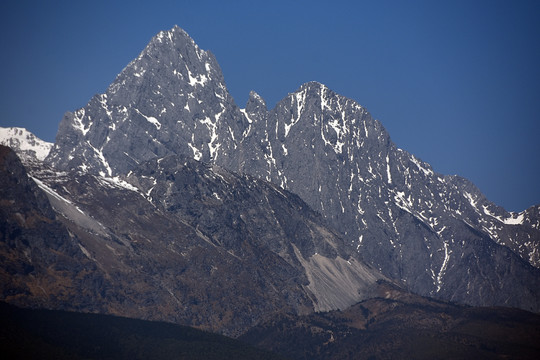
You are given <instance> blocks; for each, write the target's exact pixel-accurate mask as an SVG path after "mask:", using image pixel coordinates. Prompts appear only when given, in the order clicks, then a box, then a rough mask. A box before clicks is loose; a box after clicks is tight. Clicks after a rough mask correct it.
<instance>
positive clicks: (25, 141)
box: [0, 127, 53, 161]
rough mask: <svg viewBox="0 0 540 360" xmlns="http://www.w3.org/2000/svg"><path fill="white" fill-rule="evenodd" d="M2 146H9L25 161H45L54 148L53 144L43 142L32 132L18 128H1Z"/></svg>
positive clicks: (0, 138) (0, 140) (0, 142)
mask: <svg viewBox="0 0 540 360" xmlns="http://www.w3.org/2000/svg"><path fill="white" fill-rule="evenodd" d="M0 145H5V146H9V147H10V148H12V149H13V150H15V152H16V153H17V154H18V155H19V157H21V158H22V159H23V161H43V160H44V159H45V158H46V157H47V155H49V152H50V151H51V148H52V146H53V144H52V143H49V142H46V141H43V140H41V139H40V138H38V137H36V136H35V135H34V134H32V133H31V132H30V131H28V130H26V129H23V128H18V127H10V128H2V127H0Z"/></svg>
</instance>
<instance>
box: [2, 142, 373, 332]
mask: <svg viewBox="0 0 540 360" xmlns="http://www.w3.org/2000/svg"><path fill="white" fill-rule="evenodd" d="M6 149H7V148H6ZM10 154H11V155H10V156H11V157H13V161H14V162H15V163H16V160H17V158H16V156H15V155H14V153H13V152H10ZM13 164H14V163H13V162H10V163H8V164H6V168H5V173H6V174H10V173H14V172H15V176H14V177H13V176H12V177H11V179H12V180H11V181H12V182H14V181H15V180H13V179H20V180H19V181H24V184H25V185H24V188H25V189H26V188H28V189H30V190H28V189H26V190H24V192H22V191H23V190H21V194H19V193H18V192H16V191H14V190H11V191H13V194H14V196H17V198H19V199H20V200H19V203H20V204H24V203H25V202H26V201H23V200H24V199H25V196H27V195H28V194H27V193H29V194H30V195H32V196H34V197H38V198H39V199H40V200H39V202H38V203H36V201H33V202H31V203H30V204H29V205H27V207H28V209H29V210H28V212H34V211H41V210H39V209H41V208H43V209H46V211H47V216H48V218H47V219H48V221H49V222H50V223H52V224H53V225H54V229H56V230H55V233H54V234H50V233H49V232H47V231H48V230H46V229H47V227H46V226H47V224H43V223H37V224H36V222H35V221H34V224H35V226H34V227H33V228H32V229H34V232H32V233H29V232H28V231H26V230H25V225H24V224H21V223H20V222H19V223H17V222H16V221H15V220H16V219H15V220H13V221H12V220H10V217H14V216H15V217H16V216H19V215H17V214H19V213H20V212H16V213H15V214H11V216H6V221H5V223H3V224H2V228H3V229H4V228H5V229H7V230H5V231H3V234H4V236H3V238H4V239H5V243H6V246H4V247H3V248H2V249H1V250H2V251H0V256H3V257H4V258H6V259H10V262H7V261H6V262H5V264H6V268H5V270H4V271H5V272H6V274H4V276H3V285H5V286H6V289H5V290H4V291H3V293H2V299H3V300H5V301H8V302H11V303H14V304H17V305H29V304H30V305H33V304H42V305H43V306H46V307H51V308H62V309H69V310H79V311H87V312H88V311H89V312H102V313H108V314H116V315H123V316H128V317H137V318H143V319H152V320H165V321H171V322H176V323H181V324H185V325H191V326H196V327H199V328H204V329H208V330H212V331H218V332H222V333H225V334H229V335H239V334H241V333H242V332H244V331H245V330H247V329H248V328H250V327H251V326H253V325H254V324H256V323H258V322H259V321H261V320H262V319H264V318H266V317H268V316H270V315H271V314H273V313H275V312H277V311H287V312H290V313H295V314H306V313H310V312H313V311H314V310H329V309H344V308H346V307H348V306H350V305H352V304H354V303H356V302H358V301H360V300H362V299H365V298H367V297H369V296H370V292H369V289H370V287H371V286H372V284H374V283H375V281H377V280H378V279H382V278H384V276H383V275H381V274H380V273H379V272H378V271H377V270H376V269H374V268H372V267H371V266H369V265H367V264H365V263H363V262H362V261H361V260H360V259H359V258H358V257H355V256H349V255H348V253H347V251H346V249H345V247H344V244H343V240H342V239H341V238H339V237H338V236H337V234H336V233H335V232H334V231H333V230H331V229H330V228H328V227H326V226H325V224H324V221H323V219H322V218H321V216H320V215H319V214H317V213H315V212H313V211H312V210H311V209H310V208H309V207H308V206H307V205H306V204H305V203H304V202H303V201H302V200H301V199H300V198H299V197H298V196H296V195H293V194H291V193H289V192H287V191H285V190H283V189H280V188H278V187H276V186H275V185H273V184H271V183H268V182H266V181H263V180H257V179H254V178H251V177H248V176H239V175H236V174H233V173H230V172H228V171H226V170H224V169H222V168H219V167H217V166H215V165H208V164H204V163H202V162H199V161H196V160H194V159H191V158H188V157H183V156H179V155H169V156H166V157H163V158H160V159H153V160H149V161H147V162H145V163H143V164H141V165H140V166H138V167H137V168H135V169H134V170H133V171H131V172H130V173H129V175H128V176H125V177H122V178H121V177H103V176H101V175H92V174H88V173H87V172H81V171H67V172H61V171H58V170H55V169H52V168H48V167H44V166H42V167H39V168H32V175H31V176H32V177H31V178H28V177H27V175H26V172H25V171H24V168H23V167H22V164H21V163H20V162H19V163H18V165H17V164H15V165H16V166H15V165H13ZM14 169H15V170H14ZM16 169H18V170H16ZM6 176H7V175H6ZM36 184H37V185H38V186H36ZM5 185H6V186H5V187H3V189H4V188H5V189H13V188H14V187H15V186H16V185H15V184H12V183H6V184H5ZM25 194H26V195H25ZM34 194H35V195H34ZM28 196H29V195H28ZM34 197H31V198H32V199H33V198H34ZM5 199H6V201H9V199H10V197H8V196H7V195H6V196H5ZM13 201H15V200H13ZM19 203H18V205H17V206H20V204H19ZM49 203H50V205H49ZM36 209H37V210H36ZM53 209H54V211H53ZM2 211H4V212H5V213H7V214H9V213H10V211H13V208H12V207H11V203H9V204H8V203H6V204H4V207H2ZM47 219H46V220H47ZM56 233H58V234H56ZM57 238H58V239H57ZM55 241H56V242H58V244H56V242H55ZM13 242H17V243H18V245H17V246H16V247H15V248H13V246H11V245H10V244H11V243H13ZM59 249H62V250H59ZM36 251H37V252H41V253H44V254H47V256H46V257H44V258H36V259H33V258H31V259H30V260H28V259H27V257H28V254H31V253H32V252H36ZM56 267H60V268H61V269H62V270H63V271H61V272H53V269H54V268H56ZM11 273H13V274H15V275H16V276H14V277H13V278H11V277H10V274H11ZM41 277H46V278H47V279H50V280H49V283H47V285H45V283H44V281H43V280H39V281H38V284H34V279H40V278H41ZM15 279H18V280H17V281H15ZM64 283H65V284H64ZM28 286H34V287H36V288H35V289H34V290H35V291H32V292H29V291H26V290H25V289H26V287H28ZM39 289H41V290H42V291H43V292H44V293H45V294H41V293H40V290H39ZM60 294H61V296H62V299H63V300H62V301H61V302H60V301H57V299H56V297H58V296H60ZM51 297H52V298H53V299H55V300H54V301H53V300H51Z"/></svg>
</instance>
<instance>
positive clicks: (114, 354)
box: [0, 303, 282, 360]
mask: <svg viewBox="0 0 540 360" xmlns="http://www.w3.org/2000/svg"><path fill="white" fill-rule="evenodd" d="M0 319H2V320H1V326H0V353H2V354H3V357H4V358H6V359H7V358H10V359H15V358H17V359H130V360H131V359H156V360H157V359H268V360H270V359H282V358H281V357H279V356H277V355H273V354H271V353H269V352H267V351H264V350H259V349H256V348H254V347H252V346H249V345H246V344H244V343H242V342H240V341H238V340H234V339H231V338H228V337H225V336H222V335H217V334H212V333H208V332H204V331H200V330H197V329H194V328H190V327H186V326H179V325H175V324H170V323H163V322H150V321H143V320H135V319H128V318H120V317H115V316H107V315H97V314H83V313H71V312H65V311H51V310H29V309H21V308H17V307H14V306H11V305H7V304H5V303H0Z"/></svg>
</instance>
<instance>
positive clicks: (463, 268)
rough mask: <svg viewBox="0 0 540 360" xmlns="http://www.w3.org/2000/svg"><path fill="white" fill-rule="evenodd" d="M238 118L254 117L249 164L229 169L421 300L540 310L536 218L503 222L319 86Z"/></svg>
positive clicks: (469, 190) (500, 214)
mask: <svg viewBox="0 0 540 360" xmlns="http://www.w3.org/2000/svg"><path fill="white" fill-rule="evenodd" d="M253 103H255V99H250V101H249V103H248V105H249V104H253ZM245 113H246V116H247V117H248V118H250V117H253V119H255V120H253V121H252V124H253V125H252V128H251V129H250V135H248V136H247V137H246V140H245V141H244V142H243V147H242V151H244V153H245V154H251V157H250V159H249V160H248V157H247V155H245V156H244V157H241V158H243V159H245V161H244V162H243V163H242V164H240V166H238V164H234V163H225V164H224V166H225V167H228V168H234V167H235V166H238V167H237V168H236V169H235V170H236V171H240V172H245V173H249V174H254V175H256V176H258V177H261V178H266V179H267V180H269V181H272V182H274V183H276V184H279V185H280V186H282V187H283V188H285V189H288V190H289V191H291V192H293V193H296V194H298V195H299V196H300V197H301V198H302V199H304V200H305V201H306V202H307V203H308V204H309V205H310V206H312V207H313V208H314V209H316V210H317V211H319V212H320V213H321V214H323V215H324V216H325V217H326V218H327V220H328V221H329V222H330V223H331V224H332V225H333V226H334V228H335V229H337V230H338V231H340V233H341V236H342V237H343V238H344V239H346V240H347V243H348V244H349V251H350V252H351V253H358V254H360V255H361V256H362V257H363V259H364V260H365V261H367V262H368V263H371V264H372V265H373V266H375V267H376V268H378V269H379V270H381V271H382V272H383V273H384V274H385V275H387V276H388V277H390V278H393V279H398V280H401V281H403V283H404V284H406V285H407V286H408V288H409V289H411V290H413V291H415V292H417V293H420V294H423V295H430V296H437V297H441V298H444V299H448V300H453V301H459V302H465V303H469V304H474V305H493V304H497V305H508V306H518V307H524V308H526V309H529V310H530V309H539V307H538V306H539V304H540V303H539V301H538V300H539V298H538V296H539V293H538V291H536V290H532V292H531V289H536V288H537V285H535V284H539V282H538V274H539V272H538V270H537V269H533V268H532V267H531V265H537V262H536V261H537V260H535V256H536V255H535V254H536V250H534V249H537V248H538V245H539V240H540V232H539V231H538V228H537V227H535V226H536V225H535V223H534V220H532V219H534V215H533V216H531V215H529V217H527V215H526V214H532V212H533V211H528V212H527V213H525V212H524V213H522V214H510V213H508V212H506V211H504V210H503V209H501V208H499V207H496V206H495V205H494V204H492V203H491V202H489V201H488V200H487V199H486V198H485V197H484V196H483V195H482V194H481V193H480V191H479V190H478V189H477V188H476V187H475V186H474V185H473V184H471V183H470V182H468V181H467V180H465V179H462V178H459V177H450V176H443V175H440V174H437V173H435V172H434V171H433V170H432V169H431V167H430V166H429V165H428V164H426V163H424V162H422V161H420V160H419V159H416V158H415V157H414V156H413V155H411V154H409V153H407V152H406V151H403V150H401V149H398V148H396V146H395V145H394V144H393V143H392V142H391V140H390V137H389V135H388V133H387V132H386V131H385V129H384V128H383V127H382V125H381V124H380V123H379V122H378V121H376V120H373V119H372V117H371V116H370V115H369V113H368V112H367V111H366V110H365V109H364V108H362V107H361V106H360V105H358V104H357V103H356V102H354V101H352V100H350V99H347V98H344V97H342V96H339V95H337V94H335V93H334V92H332V91H331V90H329V89H328V88H326V87H325V86H324V85H322V84H319V83H315V82H312V83H307V84H305V85H303V86H302V87H301V88H300V89H299V90H298V91H297V92H295V93H292V94H289V96H287V97H286V98H285V99H284V100H282V101H281V102H279V103H278V104H277V105H276V107H275V108H274V109H273V110H271V111H269V112H267V111H266V110H265V109H264V107H253V106H248V107H246V111H245ZM235 160H236V159H233V162H234V161H235ZM221 161H223V159H221ZM525 239H527V240H529V241H523V240H525ZM516 243H519V244H520V245H519V246H518V245H516ZM504 244H512V245H511V246H513V249H515V250H514V251H515V252H512V251H510V250H509V248H508V247H503V246H500V245H504ZM520 255H521V257H522V258H520V257H519V256H520ZM524 260H526V261H529V260H531V263H530V264H528V263H526V262H525V261H524ZM525 279H526V280H525ZM514 293H530V294H531V297H530V298H529V300H524V299H517V298H516V297H514V296H511V294H514Z"/></svg>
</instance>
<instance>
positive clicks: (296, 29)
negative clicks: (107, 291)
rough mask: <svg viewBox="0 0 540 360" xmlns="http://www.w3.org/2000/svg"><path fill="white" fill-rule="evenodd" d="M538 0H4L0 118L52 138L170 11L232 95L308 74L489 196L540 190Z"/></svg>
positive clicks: (529, 196)
mask: <svg viewBox="0 0 540 360" xmlns="http://www.w3.org/2000/svg"><path fill="white" fill-rule="evenodd" d="M539 19H540V1H536V0H533V1H526V0H514V1H511V0H507V1H497V0H486V1H474V0H468V1H461V0H457V1H456V0H453V1H434V0H430V1H384V0H378V1H340V0H332V1H316V0H312V1H294V0H287V1H280V0H278V1H256V0H252V1H242V0H240V1H210V0H206V1H205V0H197V1H195V0H189V1H188V0H185V1H165V0H163V1H162V0H152V1H145V2H141V1H136V0H134V1H98V0H95V1H73V0H71V1H47V2H45V1H25V0H19V1H4V2H2V5H0V27H1V31H0V38H1V44H0V45H1V47H0V49H1V50H0V51H1V56H0V62H1V63H0V72H1V73H0V74H1V75H0V79H1V85H0V89H1V96H0V101H1V103H0V126H20V127H26V128H27V129H28V130H30V131H32V132H34V133H35V134H36V135H38V136H39V137H41V138H43V139H44V140H47V141H54V137H55V134H56V131H57V128H58V124H59V122H60V120H61V118H62V115H63V113H64V112H65V111H67V110H70V111H73V110H76V109H78V108H80V107H83V106H84V105H86V103H87V102H88V100H90V98H91V97H92V96H93V95H94V94H97V93H102V92H104V91H105V90H106V88H107V86H108V85H109V84H110V83H111V82H112V81H113V80H114V78H115V76H116V75H117V74H118V73H119V72H120V71H121V70H122V69H123V68H124V67H125V66H126V65H127V64H128V62H129V61H131V60H132V59H133V58H135V57H136V56H137V55H138V54H139V52H140V51H142V49H143V48H144V47H145V45H146V44H147V43H148V41H149V40H150V39H151V38H152V36H154V35H155V34H157V33H158V32H159V31H160V30H168V29H170V28H172V27H173V25H175V24H177V25H178V26H180V27H181V28H183V29H184V30H186V31H187V32H188V33H189V34H190V35H191V37H192V38H193V39H194V40H195V42H196V43H197V44H198V45H199V46H200V47H201V48H203V49H205V50H211V51H212V52H213V53H214V54H215V55H216V58H217V60H218V62H219V64H220V65H221V67H222V70H223V73H224V76H225V81H226V82H227V86H228V88H229V91H230V92H231V94H232V95H233V97H234V98H235V101H236V103H237V104H238V105H239V106H240V107H243V106H244V104H245V102H246V101H247V98H248V94H249V91H250V90H255V91H257V92H258V93H259V94H260V95H261V96H262V97H263V98H264V99H265V100H266V102H267V104H268V106H269V107H270V108H271V107H273V106H274V104H275V103H276V102H277V101H279V100H280V99H282V98H283V97H285V96H286V95H287V93H289V92H293V91H295V90H296V89H297V88H298V87H299V86H300V85H301V84H303V83H304V82H307V81H311V80H316V81H319V82H322V83H324V84H325V85H327V86H328V87H330V88H331V89H333V90H334V91H336V92H337V93H339V94H342V95H345V96H347V97H349V98H352V99H354V100H356V101H357V102H359V103H360V104H361V105H363V106H365V107H366V108H367V109H368V110H369V111H370V112H371V114H372V115H373V116H374V117H375V118H377V119H379V120H380V121H381V122H382V124H383V125H384V126H385V127H386V129H387V130H388V131H389V133H390V136H391V137H392V139H393V141H394V142H395V143H396V144H397V146H398V147H400V148H402V149H404V150H407V151H409V152H411V153H413V154H414V155H416V156H417V157H419V158H421V159H422V160H424V161H427V162H428V163H430V164H431V165H432V166H433V167H434V169H435V171H437V172H440V173H443V174H458V175H461V176H464V177H466V178H468V179H470V180H471V181H473V182H474V183H475V184H476V185H477V186H478V187H479V188H480V190H481V191H482V192H483V193H484V194H485V195H486V196H487V197H488V198H489V199H490V200H492V201H494V202H495V203H496V204H498V205H501V206H503V207H504V208H506V209H507V210H512V211H520V210H523V209H525V208H527V207H529V206H531V205H533V204H539V203H540V186H539V184H540V181H539V179H540V109H539V107H540V20H539Z"/></svg>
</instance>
